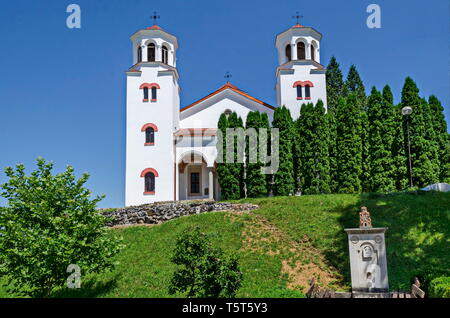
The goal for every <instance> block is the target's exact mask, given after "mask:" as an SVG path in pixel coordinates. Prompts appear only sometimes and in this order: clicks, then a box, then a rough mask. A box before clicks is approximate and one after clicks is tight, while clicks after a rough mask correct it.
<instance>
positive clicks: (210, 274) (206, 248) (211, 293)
mask: <svg viewBox="0 0 450 318" xmlns="http://www.w3.org/2000/svg"><path fill="white" fill-rule="evenodd" d="M171 261H172V262H173V263H174V264H176V265H179V266H180V267H179V268H178V269H177V270H176V271H175V272H174V274H173V277H172V279H171V281H170V286H169V293H170V294H175V293H176V292H181V293H186V292H187V297H215V298H217V297H227V298H230V297H234V296H235V295H236V292H237V290H238V289H239V287H240V286H241V281H242V273H241V271H240V270H239V268H238V260H237V258H236V257H233V256H230V257H225V256H224V255H223V252H222V250H221V249H219V248H213V247H212V246H211V244H210V243H209V242H208V240H207V236H206V235H205V234H204V233H202V232H200V229H199V228H198V227H195V228H193V229H192V228H188V229H186V230H185V231H184V232H183V233H182V234H181V235H180V236H179V238H178V239H177V242H176V247H175V250H174V253H173V256H172V258H171Z"/></svg>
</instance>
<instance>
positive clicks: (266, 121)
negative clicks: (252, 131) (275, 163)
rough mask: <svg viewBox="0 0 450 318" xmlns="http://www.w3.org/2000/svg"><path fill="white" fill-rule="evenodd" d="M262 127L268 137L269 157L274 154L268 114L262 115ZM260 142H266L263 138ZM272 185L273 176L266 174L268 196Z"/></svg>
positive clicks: (268, 164) (266, 164)
mask: <svg viewBox="0 0 450 318" xmlns="http://www.w3.org/2000/svg"><path fill="white" fill-rule="evenodd" d="M261 127H262V128H265V129H266V131H267V135H266V138H267V140H266V145H267V156H270V155H271V153H272V151H271V145H272V144H271V131H270V121H269V116H268V115H267V114H266V113H261ZM259 137H260V138H261V136H259ZM260 140H261V142H264V140H263V139H262V138H261V139H260ZM266 161H267V160H266ZM265 166H266V167H268V166H270V162H269V163H267V162H266V163H265ZM272 183H273V174H266V187H267V192H266V194H269V193H271V191H272Z"/></svg>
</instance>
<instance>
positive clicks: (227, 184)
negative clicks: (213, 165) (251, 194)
mask: <svg viewBox="0 0 450 318" xmlns="http://www.w3.org/2000/svg"><path fill="white" fill-rule="evenodd" d="M217 127H218V129H219V130H220V132H221V134H222V140H221V141H220V140H219V141H218V142H217V144H216V147H217V153H218V158H221V160H220V161H221V162H220V161H219V162H217V177H218V181H219V184H220V188H221V198H222V199H225V200H228V199H230V198H231V197H232V195H231V191H230V189H232V187H233V186H232V185H233V181H234V180H233V177H232V176H230V172H229V165H228V164H227V163H226V154H227V151H226V140H227V138H226V136H227V134H226V129H227V128H228V118H227V116H226V115H225V114H222V115H220V117H219V122H218V123H217Z"/></svg>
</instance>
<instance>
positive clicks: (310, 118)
mask: <svg viewBox="0 0 450 318" xmlns="http://www.w3.org/2000/svg"><path fill="white" fill-rule="evenodd" d="M297 129H298V135H299V140H298V144H300V148H301V152H300V156H299V157H300V162H299V166H300V167H301V176H302V178H301V188H302V192H303V193H305V194H320V193H329V192H330V167H329V152H328V147H329V145H328V123H327V117H326V115H325V107H324V105H323V102H322V101H321V100H319V101H318V102H317V104H316V106H315V107H314V105H313V104H312V103H309V104H307V105H303V106H302V109H301V110H300V117H299V119H298V120H297Z"/></svg>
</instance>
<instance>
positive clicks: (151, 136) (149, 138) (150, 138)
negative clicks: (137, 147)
mask: <svg viewBox="0 0 450 318" xmlns="http://www.w3.org/2000/svg"><path fill="white" fill-rule="evenodd" d="M145 143H146V144H154V143H155V130H154V129H153V128H152V127H148V128H147V129H146V130H145Z"/></svg>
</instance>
